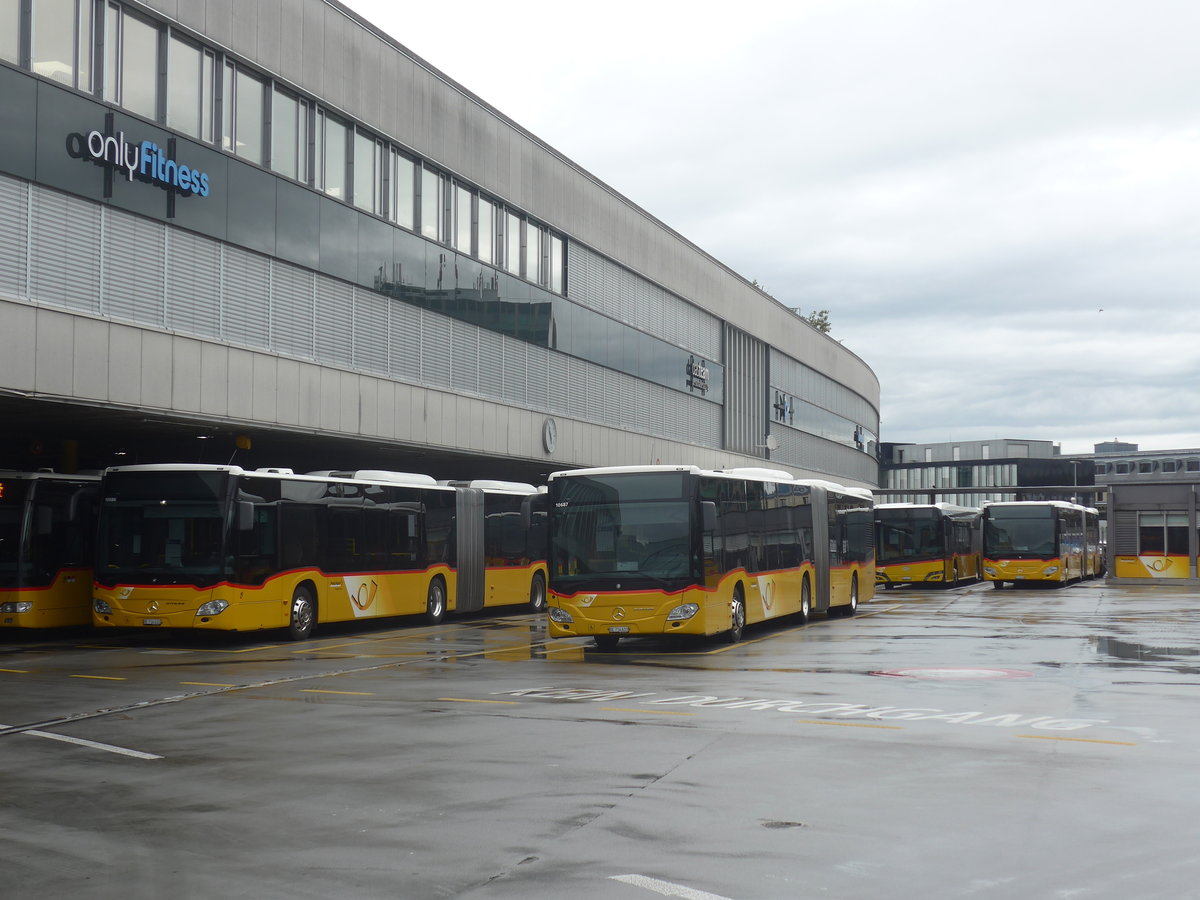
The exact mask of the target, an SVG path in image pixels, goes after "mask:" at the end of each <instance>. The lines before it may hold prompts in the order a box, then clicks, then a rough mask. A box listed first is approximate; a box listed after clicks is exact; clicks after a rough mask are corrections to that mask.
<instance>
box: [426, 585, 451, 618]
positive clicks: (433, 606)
mask: <svg viewBox="0 0 1200 900" xmlns="http://www.w3.org/2000/svg"><path fill="white" fill-rule="evenodd" d="M445 618H446V583H445V582H444V581H442V579H440V578H435V579H433V581H431V582H429V593H428V594H427V595H426V597H425V621H426V622H428V623H429V624H430V625H439V624H441V622H442V620H443V619H445Z"/></svg>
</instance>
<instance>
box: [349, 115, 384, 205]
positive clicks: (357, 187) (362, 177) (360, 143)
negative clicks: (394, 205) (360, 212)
mask: <svg viewBox="0 0 1200 900" xmlns="http://www.w3.org/2000/svg"><path fill="white" fill-rule="evenodd" d="M379 151H380V147H379V144H378V142H377V141H376V140H375V138H373V137H372V136H371V135H369V134H364V133H363V132H361V131H356V132H354V205H355V206H357V207H358V208H359V209H365V210H366V211H367V212H371V213H377V212H379V211H380V203H379V199H380V186H381V183H382V178H381V177H380V166H379V155H380V153H379Z"/></svg>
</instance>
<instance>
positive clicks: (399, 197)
mask: <svg viewBox="0 0 1200 900" xmlns="http://www.w3.org/2000/svg"><path fill="white" fill-rule="evenodd" d="M391 174H392V178H391V184H390V185H389V189H390V195H389V197H388V201H389V202H388V217H389V218H390V219H391V220H392V221H393V222H395V223H396V224H397V225H399V226H400V227H401V228H407V229H408V230H409V231H411V230H412V229H413V219H414V216H413V210H414V207H415V204H416V189H415V186H414V182H413V179H414V178H415V177H416V166H415V165H414V164H413V161H412V160H411V159H409V158H408V157H407V156H404V155H403V154H401V153H398V152H397V151H395V150H393V151H392V173H391Z"/></svg>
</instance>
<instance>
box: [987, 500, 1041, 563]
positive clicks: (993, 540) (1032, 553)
mask: <svg viewBox="0 0 1200 900" xmlns="http://www.w3.org/2000/svg"><path fill="white" fill-rule="evenodd" d="M1056 522H1057V518H1056V516H1055V514H1054V510H1053V509H1052V508H1049V507H1041V508H1038V507H1029V508H1025V507H1013V508H1004V507H992V508H990V509H989V510H988V511H987V517H986V519H985V522H984V529H983V552H984V555H985V556H988V557H990V558H992V559H995V558H998V557H1010V558H1012V559H1051V558H1053V557H1054V556H1056V555H1057V553H1056V551H1055V543H1056V541H1055V524H1056Z"/></svg>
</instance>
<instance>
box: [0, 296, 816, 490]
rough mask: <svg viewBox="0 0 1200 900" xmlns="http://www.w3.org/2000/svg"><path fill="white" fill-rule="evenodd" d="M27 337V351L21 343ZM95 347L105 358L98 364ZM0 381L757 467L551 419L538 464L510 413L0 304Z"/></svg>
mask: <svg viewBox="0 0 1200 900" xmlns="http://www.w3.org/2000/svg"><path fill="white" fill-rule="evenodd" d="M30 334H33V335H35V336H36V337H35V340H33V341H29V340H27V339H26V338H25V337H22V336H28V335H30ZM98 347H99V348H104V347H107V348H108V350H109V352H108V354H107V358H106V356H105V354H104V353H103V352H97V348H98ZM0 379H2V383H3V384H4V385H5V387H6V388H7V389H9V390H14V389H21V390H23V391H24V392H26V393H27V394H28V395H29V396H30V397H32V398H33V399H42V400H48V401H56V400H78V399H79V398H81V397H87V398H88V399H90V400H91V401H92V403H93V405H96V406H99V407H102V408H104V407H107V408H111V409H120V410H136V411H138V412H141V413H145V414H149V415H155V414H161V415H166V416H183V417H188V418H192V419H197V420H202V421H210V422H215V423H221V424H226V425H231V426H232V425H236V426H242V427H245V428H247V429H253V428H255V427H260V428H261V427H264V426H269V427H275V428H281V429H284V430H294V431H298V432H315V431H321V432H324V433H328V434H330V435H331V436H332V435H338V436H344V437H353V438H367V439H375V440H385V441H399V442H401V443H405V444H411V445H414V446H415V445H423V444H429V445H430V449H432V450H433V451H435V452H436V451H437V450H439V449H442V450H448V451H463V452H471V453H475V454H493V455H496V456H504V457H515V458H525V459H538V458H544V459H545V461H546V465H547V466H548V467H549V468H552V469H553V468H559V467H561V468H567V467H573V466H589V465H598V464H601V463H603V464H611V465H632V464H639V463H653V462H662V463H685V462H686V463H690V464H694V465H700V466H705V467H710V468H722V467H729V466H754V465H763V461H762V460H761V459H756V458H751V457H744V456H740V455H738V454H733V453H725V452H722V451H719V450H712V449H708V448H702V447H697V446H695V445H691V444H684V443H680V442H677V441H670V440H663V439H660V438H652V437H646V436H643V435H637V434H633V433H631V432H628V431H623V430H621V429H618V428H611V427H607V426H602V425H594V424H589V423H586V422H580V421H577V420H572V419H569V418H565V417H561V416H556V417H555V418H556V421H557V423H558V436H559V437H558V444H557V447H556V449H555V451H554V453H553V454H547V453H546V452H545V451H544V449H543V447H542V443H541V433H542V422H543V420H544V415H543V414H542V413H538V412H534V411H531V410H527V409H524V408H521V407H518V406H512V405H508V404H504V403H498V402H493V401H489V400H486V399H482V398H477V397H462V396H459V395H457V394H455V393H454V392H452V391H448V390H438V389H433V388H427V387H420V386H416V385H409V384H404V383H400V382H395V381H389V380H387V379H383V378H376V377H374V376H371V375H366V374H363V373H359V372H351V371H347V370H341V369H336V368H333V367H330V366H322V365H319V364H316V363H306V362H301V361H298V360H294V359H287V358H284V357H279V356H275V355H273V354H270V353H265V352H255V351H252V350H247V349H241V348H231V347H228V346H226V345H224V344H221V343H219V342H216V341H210V340H205V339H203V338H192V337H186V336H182V335H172V334H166V333H163V332H159V331H155V330H153V329H149V328H142V327H139V326H136V325H129V324H122V323H119V322H113V321H109V320H107V319H102V318H99V317H95V316H91V315H87V314H82V313H73V312H70V311H63V310H55V309H49V308H45V307H37V306H33V305H31V304H27V303H24V302H19V301H11V300H7V299H3V298H0ZM84 381H86V389H85V388H84V386H83V382H84ZM790 470H791V471H793V472H794V473H795V474H797V475H801V476H816V475H817V474H818V473H815V472H810V471H806V470H803V469H797V468H795V467H790Z"/></svg>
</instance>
